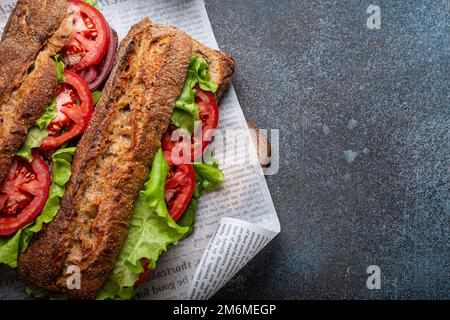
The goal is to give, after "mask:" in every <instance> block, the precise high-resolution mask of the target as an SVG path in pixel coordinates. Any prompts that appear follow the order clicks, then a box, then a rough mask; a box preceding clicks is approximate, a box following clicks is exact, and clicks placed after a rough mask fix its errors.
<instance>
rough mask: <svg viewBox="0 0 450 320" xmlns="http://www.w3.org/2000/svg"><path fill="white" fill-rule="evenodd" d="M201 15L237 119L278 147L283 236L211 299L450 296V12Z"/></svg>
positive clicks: (255, 7) (228, 5) (437, 5)
mask: <svg viewBox="0 0 450 320" xmlns="http://www.w3.org/2000/svg"><path fill="white" fill-rule="evenodd" d="M370 4H378V5H380V7H381V14H382V29H381V30H375V31H370V30H368V29H367V27H366V20H367V17H368V16H369V14H367V13H366V9H367V7H368V6H369V5H370ZM206 7H207V10H208V13H209V15H210V19H211V22H212V25H213V29H214V31H215V34H216V37H217V39H218V42H219V45H220V46H221V48H222V49H224V50H226V51H229V52H230V53H232V54H233V55H234V56H235V57H236V60H237V62H238V69H237V74H236V78H235V80H234V85H235V87H236V90H237V93H238V96H239V99H240V102H241V105H242V108H243V109H244V113H245V114H246V116H247V117H248V119H250V120H252V121H254V122H255V123H256V124H258V125H259V126H261V127H263V128H278V129H280V136H281V169H280V172H279V174H277V175H275V176H271V177H268V178H267V182H268V184H269V187H270V190H271V192H272V196H273V200H274V203H275V206H276V208H277V211H278V214H279V217H280V220H281V226H282V233H281V234H280V235H279V236H278V237H277V238H276V239H275V240H274V241H273V242H272V243H271V244H270V245H269V246H268V247H267V248H266V249H264V250H263V252H261V254H260V255H259V256H257V257H256V258H255V259H254V261H253V262H252V263H250V264H249V265H248V266H247V267H246V268H245V269H244V270H242V271H241V272H240V273H239V274H238V275H237V276H236V277H235V278H234V279H233V280H232V281H231V282H230V283H229V284H228V285H227V286H226V287H225V288H224V289H222V290H221V291H220V292H219V293H218V294H217V295H216V298H250V299H253V298H255V299H264V298H276V299H308V298H314V299H315V298H334V299H349V298H350V299H352V298H389V299H392V298H406V299H410V298H431V299H435V298H438V299H442V298H447V299H448V298H450V281H449V274H450V263H449V262H450V261H449V260H450V256H449V248H450V245H449V244H450V242H449V216H450V215H449V213H450V192H449V188H450V187H449V185H450V183H449V182H450V139H449V138H450V103H449V102H450V90H449V89H450V88H449V86H450V77H449V72H450V63H449V61H450V44H449V37H450V26H449V16H450V2H449V1H448V0H439V1H438V0H436V1H422V0H415V1H414V0H413V1H406V0H405V1H398V0H392V1H378V0H377V1H376V0H370V1H357V0H351V1H348V0H347V1H318V0H315V1H312V0H311V1H243V0H231V1H230V0H228V1H221V0H206ZM372 264H375V265H378V266H379V267H380V268H381V271H382V288H381V290H372V291H371V290H368V289H367V288H366V279H367V277H368V275H367V274H366V268H367V266H369V265H372Z"/></svg>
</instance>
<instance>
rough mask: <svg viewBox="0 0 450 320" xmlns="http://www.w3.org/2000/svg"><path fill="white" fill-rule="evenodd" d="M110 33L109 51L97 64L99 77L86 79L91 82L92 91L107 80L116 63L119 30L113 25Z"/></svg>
mask: <svg viewBox="0 0 450 320" xmlns="http://www.w3.org/2000/svg"><path fill="white" fill-rule="evenodd" d="M109 34H110V37H109V46H108V52H107V53H106V56H105V58H104V59H103V61H102V62H101V63H100V64H99V65H98V66H97V72H96V74H97V77H96V78H95V79H94V80H92V81H86V82H87V83H88V84H89V89H90V90H91V91H95V90H96V89H97V88H99V87H100V86H101V85H102V84H103V83H104V82H105V80H106V78H107V77H108V75H109V73H110V72H111V70H112V68H113V65H114V59H115V57H116V50H117V45H118V42H119V41H118V37H117V32H116V31H114V30H113V29H112V28H111V27H109Z"/></svg>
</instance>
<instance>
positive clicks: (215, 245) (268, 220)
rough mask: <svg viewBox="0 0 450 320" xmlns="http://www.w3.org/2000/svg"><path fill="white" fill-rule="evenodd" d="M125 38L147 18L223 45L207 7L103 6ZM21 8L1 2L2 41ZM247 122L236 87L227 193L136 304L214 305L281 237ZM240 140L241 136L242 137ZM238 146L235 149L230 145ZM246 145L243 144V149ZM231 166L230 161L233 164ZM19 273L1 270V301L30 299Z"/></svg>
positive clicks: (183, 2)
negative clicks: (216, 297) (223, 290)
mask: <svg viewBox="0 0 450 320" xmlns="http://www.w3.org/2000/svg"><path fill="white" fill-rule="evenodd" d="M97 2H98V4H99V7H100V10H101V11H102V13H103V14H104V15H105V16H106V18H107V20H108V22H109V23H110V24H111V25H112V26H113V28H114V29H115V30H116V31H117V32H118V34H119V40H120V39H122V38H123V37H124V36H125V35H126V33H127V32H128V30H129V28H130V26H131V25H132V24H134V23H136V22H138V21H139V20H141V19H142V18H144V17H150V18H151V19H152V20H154V21H156V22H160V23H167V24H172V25H175V26H178V27H179V28H181V29H182V30H184V31H185V32H187V33H189V34H190V35H191V36H193V37H194V38H196V39H197V40H199V41H201V42H202V43H204V44H205V45H207V46H210V47H212V48H217V43H216V40H215V38H214V34H213V31H212V28H211V25H210V22H209V19H208V16H207V12H206V9H205V5H204V3H203V1H202V0H169V1H168V0H152V1H149V0H98V1H97ZM14 5H15V0H0V34H1V33H2V32H3V27H4V25H5V23H6V21H7V19H8V16H9V14H10V12H11V11H12V9H13V7H14ZM246 128H247V126H246V121H245V118H244V115H243V113H242V110H241V107H240V105H239V102H238V99H237V96H236V93H235V91H234V89H233V88H232V87H231V88H230V90H228V92H227V93H226V95H225V96H224V98H223V100H222V101H221V105H220V123H219V129H220V130H221V132H223V135H224V136H225V139H224V140H225V147H224V149H225V150H229V149H233V150H234V152H233V155H234V158H233V159H231V158H230V156H229V153H230V152H217V153H216V154H215V157H216V158H217V159H218V160H219V163H220V166H221V168H222V169H223V171H224V173H225V177H226V182H225V184H224V185H223V187H222V188H221V189H220V190H218V191H216V192H212V193H205V194H204V195H203V196H202V198H201V201H200V204H199V209H198V215H197V219H196V224H195V226H196V229H195V232H194V233H193V234H192V235H191V236H190V237H188V238H187V239H185V240H183V241H181V243H179V244H178V245H177V246H175V247H171V248H170V249H169V250H168V252H167V253H165V254H164V255H163V256H162V257H161V258H160V260H159V262H158V266H157V268H156V270H155V271H154V272H153V273H152V276H151V277H150V279H149V280H148V281H147V282H146V283H145V284H143V285H141V286H140V288H139V290H138V291H137V293H136V296H135V299H208V298H210V297H211V296H213V295H214V294H215V293H216V292H217V291H218V290H219V289H220V288H221V287H222V286H223V285H224V284H225V283H227V282H228V281H229V280H230V279H231V278H232V277H233V276H234V275H235V274H236V273H237V272H238V271H239V270H240V269H241V268H242V267H243V266H244V265H246V264H247V263H249V262H250V260H251V259H252V258H253V257H254V256H255V255H256V254H257V253H258V252H259V251H260V250H261V249H262V248H263V247H264V246H265V245H267V243H268V242H269V241H271V240H272V239H273V238H274V237H275V235H276V234H277V233H279V232H280V225H279V221H278V218H277V214H276V212H275V208H274V206H273V203H272V199H271V196H270V193H269V190H268V187H267V184H266V181H265V178H264V175H263V173H262V170H261V167H260V166H259V163H258V161H257V157H256V151H255V148H254V146H253V144H252V143H251V142H250V135H249V132H248V130H247V129H246ZM236 133H238V134H236ZM233 142H234V145H233V147H232V148H231V147H230V144H232V143H233ZM236 142H238V143H236ZM228 158H230V159H228ZM27 298H29V297H28V295H27V294H26V292H25V285H24V284H23V283H22V282H21V281H20V280H19V279H18V278H17V276H16V275H15V273H14V270H12V269H9V268H7V267H6V266H0V299H27Z"/></svg>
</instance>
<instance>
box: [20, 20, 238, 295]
mask: <svg viewBox="0 0 450 320" xmlns="http://www.w3.org/2000/svg"><path fill="white" fill-rule="evenodd" d="M194 54H198V55H201V56H202V57H203V58H205V59H206V60H207V61H208V63H209V64H210V69H209V72H210V74H211V76H212V78H213V80H214V81H215V82H216V83H217V84H218V86H219V89H218V92H217V96H218V97H220V96H221V95H222V93H223V92H224V90H225V88H226V87H227V86H228V84H229V82H230V78H231V75H232V73H233V71H234V61H233V59H232V58H231V57H230V56H228V55H226V54H224V53H221V52H217V51H214V50H211V49H208V48H206V47H204V46H203V45H201V44H199V43H198V42H197V41H195V40H193V39H192V38H190V37H189V36H187V35H186V34H185V33H183V32H181V31H180V30H178V29H176V28H174V27H170V26H165V25H159V24H153V23H152V22H151V21H150V20H148V19H144V20H143V21H141V22H140V23H138V24H136V25H134V26H133V27H132V28H131V30H130V32H129V33H128V35H127V36H126V38H125V39H124V40H123V41H122V42H121V44H120V48H119V53H118V56H117V58H116V62H115V66H114V69H113V71H112V73H111V76H110V78H109V80H108V82H107V84H106V87H105V90H104V91H103V95H102V98H101V99H100V102H99V104H98V105H97V107H96V110H95V112H94V115H93V118H92V120H91V122H90V124H89V128H88V129H87V131H86V132H85V134H84V135H83V137H82V138H81V140H80V142H79V144H78V147H77V152H76V154H75V157H74V162H73V165H72V177H71V179H70V181H69V183H68V187H67V190H66V193H65V195H64V198H63V200H62V203H61V209H60V210H59V212H58V214H57V216H56V217H55V219H54V220H53V221H52V222H51V223H50V224H49V225H48V226H47V228H45V230H44V231H42V232H41V233H39V234H38V235H37V236H36V237H35V238H34V239H33V241H32V243H31V244H30V246H29V248H28V250H27V251H26V252H25V253H24V254H22V255H21V257H20V259H19V268H18V271H19V274H20V275H21V276H22V277H23V278H24V279H25V280H27V281H29V282H32V283H34V284H36V285H38V286H41V287H44V288H46V289H49V290H50V291H56V292H61V293H63V294H65V295H66V296H68V297H69V298H74V299H93V298H95V297H96V295H97V293H98V291H99V290H100V289H101V287H102V286H103V284H104V282H105V281H106V279H107V277H108V275H109V273H110V271H111V270H112V268H113V267H114V264H115V261H116V259H117V255H118V254H119V252H120V248H121V247H122V244H123V241H124V240H125V237H126V234H127V232H128V225H129V222H130V220H131V214H132V207H133V203H134V201H135V199H136V197H137V195H138V192H139V190H140V189H141V188H142V186H143V185H144V183H145V181H146V179H147V178H148V170H149V167H150V165H151V162H152V161H153V158H154V155H155V154H156V152H157V150H158V149H159V147H160V141H161V137H162V135H163V134H164V132H165V131H166V130H167V127H168V125H169V122H170V116H171V114H172V111H173V108H174V106H175V102H176V99H177V98H178V96H179V94H180V92H181V90H182V87H183V84H184V79H185V77H186V72H187V68H188V64H189V60H190V58H191V56H192V55H194ZM70 265H76V266H77V267H79V268H80V271H81V288H80V289H79V290H68V289H67V285H66V282H67V277H68V275H67V274H66V272H67V269H68V267H69V266H70Z"/></svg>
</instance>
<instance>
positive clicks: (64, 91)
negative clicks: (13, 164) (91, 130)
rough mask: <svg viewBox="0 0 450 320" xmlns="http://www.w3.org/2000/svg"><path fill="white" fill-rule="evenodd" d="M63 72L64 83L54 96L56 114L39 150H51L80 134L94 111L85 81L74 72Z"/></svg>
mask: <svg viewBox="0 0 450 320" xmlns="http://www.w3.org/2000/svg"><path fill="white" fill-rule="evenodd" d="M64 73H65V76H66V83H63V84H61V85H60V86H59V88H58V95H57V97H56V106H57V108H58V114H57V115H56V117H55V119H53V120H52V122H50V124H49V126H48V128H47V130H48V137H47V138H45V139H44V141H43V142H42V145H41V146H40V149H41V150H53V149H55V148H57V147H59V146H61V145H62V144H64V143H66V142H67V141H69V140H71V139H73V138H75V137H76V136H78V135H80V134H82V133H83V132H84V131H85V130H86V128H87V125H88V123H89V121H90V120H91V116H92V112H93V111H94V102H93V100H92V94H91V92H90V91H89V87H88V84H87V83H86V81H84V80H83V78H81V77H80V76H79V75H77V74H76V73H74V72H71V71H65V72H64ZM77 101H79V105H78V104H77Z"/></svg>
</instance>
